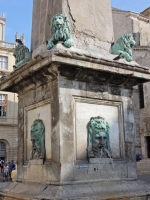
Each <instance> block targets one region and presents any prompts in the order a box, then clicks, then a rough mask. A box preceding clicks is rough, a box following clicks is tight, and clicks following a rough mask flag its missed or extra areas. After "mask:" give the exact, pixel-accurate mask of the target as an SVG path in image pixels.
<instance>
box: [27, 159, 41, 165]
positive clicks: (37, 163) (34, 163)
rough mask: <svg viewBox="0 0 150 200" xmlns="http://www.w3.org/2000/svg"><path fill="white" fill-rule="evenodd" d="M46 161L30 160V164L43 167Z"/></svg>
mask: <svg viewBox="0 0 150 200" xmlns="http://www.w3.org/2000/svg"><path fill="white" fill-rule="evenodd" d="M43 163H44V161H43V159H37V160H30V161H29V164H30V165H43Z"/></svg>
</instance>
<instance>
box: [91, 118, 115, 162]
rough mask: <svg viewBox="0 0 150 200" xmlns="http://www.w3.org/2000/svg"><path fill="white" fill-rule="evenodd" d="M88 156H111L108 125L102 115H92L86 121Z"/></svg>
mask: <svg viewBox="0 0 150 200" xmlns="http://www.w3.org/2000/svg"><path fill="white" fill-rule="evenodd" d="M88 157H89V158H101V157H103V158H104V157H106V158H107V157H111V149H110V143H109V125H108V123H107V122H106V121H105V119H104V118H102V117H99V116H98V117H92V118H91V120H90V122H89V123H88Z"/></svg>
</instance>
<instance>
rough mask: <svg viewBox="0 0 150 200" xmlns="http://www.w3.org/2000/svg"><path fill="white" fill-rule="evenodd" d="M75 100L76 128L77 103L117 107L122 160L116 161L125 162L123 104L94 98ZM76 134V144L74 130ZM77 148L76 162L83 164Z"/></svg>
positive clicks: (77, 98)
mask: <svg viewBox="0 0 150 200" xmlns="http://www.w3.org/2000/svg"><path fill="white" fill-rule="evenodd" d="M73 99H74V124H75V125H74V127H76V120H75V118H76V116H75V115H76V113H75V110H76V102H81V103H89V104H96V105H106V106H115V107H117V108H118V114H119V117H118V125H119V143H120V158H116V159H115V160H118V161H123V160H124V159H125V154H124V152H125V146H124V128H123V127H124V124H123V105H122V102H117V101H116V102H115V101H108V100H98V99H94V98H93V99H92V98H83V97H76V96H73ZM74 132H75V143H77V141H76V140H77V134H76V128H75V130H74ZM74 148H75V151H74V152H75V160H76V164H78V163H82V162H83V160H78V159H77V149H76V147H74Z"/></svg>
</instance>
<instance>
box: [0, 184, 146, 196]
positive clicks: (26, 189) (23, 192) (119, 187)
mask: <svg viewBox="0 0 150 200" xmlns="http://www.w3.org/2000/svg"><path fill="white" fill-rule="evenodd" d="M148 191H150V184H147V183H145V182H142V181H109V182H108V181H107V182H101V183H100V182H97V183H96V182H93V183H87V184H78V185H63V186H53V185H44V184H32V183H27V184H26V183H18V182H14V183H10V184H9V185H8V186H6V188H4V189H3V190H2V191H1V192H0V199H2V200H15V199H22V200H52V199H54V200H77V199H78V200H79V199H80V200H150V192H148Z"/></svg>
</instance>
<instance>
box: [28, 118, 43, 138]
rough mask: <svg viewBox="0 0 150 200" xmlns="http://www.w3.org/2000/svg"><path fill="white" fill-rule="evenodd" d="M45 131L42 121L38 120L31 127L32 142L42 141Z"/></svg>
mask: <svg viewBox="0 0 150 200" xmlns="http://www.w3.org/2000/svg"><path fill="white" fill-rule="evenodd" d="M44 131H45V127H44V124H43V122H42V120H40V119H36V120H35V121H34V122H33V124H32V126H31V140H32V141H33V140H35V141H38V140H40V139H41V137H42V136H43V134H44Z"/></svg>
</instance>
